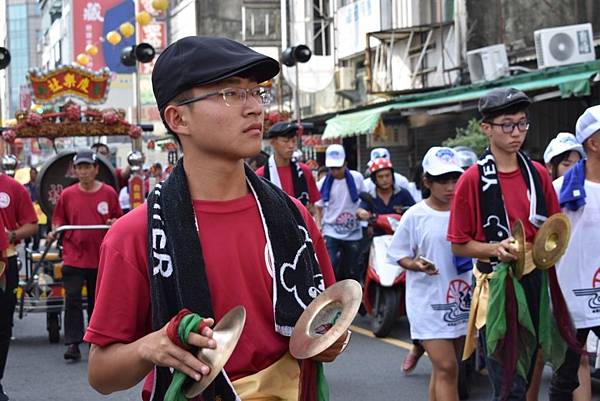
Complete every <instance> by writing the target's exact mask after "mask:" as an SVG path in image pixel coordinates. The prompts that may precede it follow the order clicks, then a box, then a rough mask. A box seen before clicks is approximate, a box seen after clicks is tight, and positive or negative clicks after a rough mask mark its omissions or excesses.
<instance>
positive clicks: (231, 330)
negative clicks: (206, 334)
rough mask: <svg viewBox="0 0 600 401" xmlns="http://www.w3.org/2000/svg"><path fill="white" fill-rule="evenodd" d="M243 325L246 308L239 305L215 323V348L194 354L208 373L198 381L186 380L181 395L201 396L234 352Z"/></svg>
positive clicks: (188, 396)
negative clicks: (206, 366) (204, 365)
mask: <svg viewBox="0 0 600 401" xmlns="http://www.w3.org/2000/svg"><path fill="white" fill-rule="evenodd" d="M245 323H246V308H244V307H243V306H241V305H240V306H236V307H235V308H233V309H231V310H230V311H229V312H227V313H226V314H225V315H223V317H222V318H221V319H220V320H219V321H218V322H217V324H216V325H215V327H214V328H213V339H214V340H215V341H216V343H217V348H216V349H209V348H201V349H199V350H198V352H197V353H196V357H197V358H198V359H200V360H201V361H202V362H203V363H204V364H206V365H208V366H209V367H210V372H209V374H208V375H205V376H202V378H201V379H200V380H199V381H194V380H192V379H191V378H190V377H188V378H187V379H186V382H185V383H184V385H183V394H184V395H185V396H186V397H187V398H194V397H197V396H198V395H200V394H202V392H203V391H204V390H205V389H206V388H207V387H208V386H209V385H210V383H212V382H213V380H215V378H216V377H217V375H218V374H219V372H221V370H222V369H223V366H225V364H226V363H227V361H228V360H229V358H230V357H231V354H232V353H233V351H234V350H235V346H236V345H237V343H238V341H239V339H240V336H241V335H242V330H243V329H244V324H245Z"/></svg>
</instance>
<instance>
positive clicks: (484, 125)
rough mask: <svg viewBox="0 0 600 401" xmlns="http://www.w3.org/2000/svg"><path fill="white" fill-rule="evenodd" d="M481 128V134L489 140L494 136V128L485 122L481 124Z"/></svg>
mask: <svg viewBox="0 0 600 401" xmlns="http://www.w3.org/2000/svg"><path fill="white" fill-rule="evenodd" d="M479 128H481V132H483V134H484V135H485V136H487V137H488V138H489V137H490V136H491V135H492V126H491V125H490V124H489V123H486V122H485V121H482V122H480V123H479Z"/></svg>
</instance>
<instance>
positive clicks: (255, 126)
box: [244, 123, 263, 132]
mask: <svg viewBox="0 0 600 401" xmlns="http://www.w3.org/2000/svg"><path fill="white" fill-rule="evenodd" d="M262 127H263V126H262V124H261V123H254V124H250V125H249V126H247V127H246V129H244V132H251V131H259V132H262Z"/></svg>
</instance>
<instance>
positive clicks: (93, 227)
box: [19, 224, 110, 319]
mask: <svg viewBox="0 0 600 401" xmlns="http://www.w3.org/2000/svg"><path fill="white" fill-rule="evenodd" d="M109 228H110V226H109V225H107V224H92V225H65V226H60V227H58V228H57V229H56V230H54V232H55V233H56V234H57V235H60V234H62V233H63V232H65V231H71V230H108V229H109ZM54 241H56V239H54V240H52V241H47V242H46V248H45V249H44V252H43V253H42V256H41V257H40V260H39V262H38V263H37V264H36V265H35V268H34V269H33V270H32V272H31V277H29V279H28V280H27V282H26V283H25V285H24V286H23V292H22V294H21V299H20V301H19V319H23V308H24V306H25V292H26V291H29V290H31V288H32V287H33V281H34V280H35V276H36V274H38V272H39V270H40V267H41V266H42V263H44V259H46V255H47V254H48V251H49V250H50V248H52V244H53V243H54Z"/></svg>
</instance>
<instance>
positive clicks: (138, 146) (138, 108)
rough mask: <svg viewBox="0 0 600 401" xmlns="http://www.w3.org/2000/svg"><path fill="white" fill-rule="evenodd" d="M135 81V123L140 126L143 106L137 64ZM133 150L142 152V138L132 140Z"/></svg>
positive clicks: (134, 75) (134, 74) (136, 66)
mask: <svg viewBox="0 0 600 401" xmlns="http://www.w3.org/2000/svg"><path fill="white" fill-rule="evenodd" d="M133 79H134V80H135V123H136V124H138V125H139V124H140V123H141V120H142V104H141V99H140V75H139V70H138V65H137V62H136V65H135V72H134V73H133ZM131 150H134V151H135V150H139V151H140V152H141V151H142V138H141V137H140V138H137V139H132V140H131Z"/></svg>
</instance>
